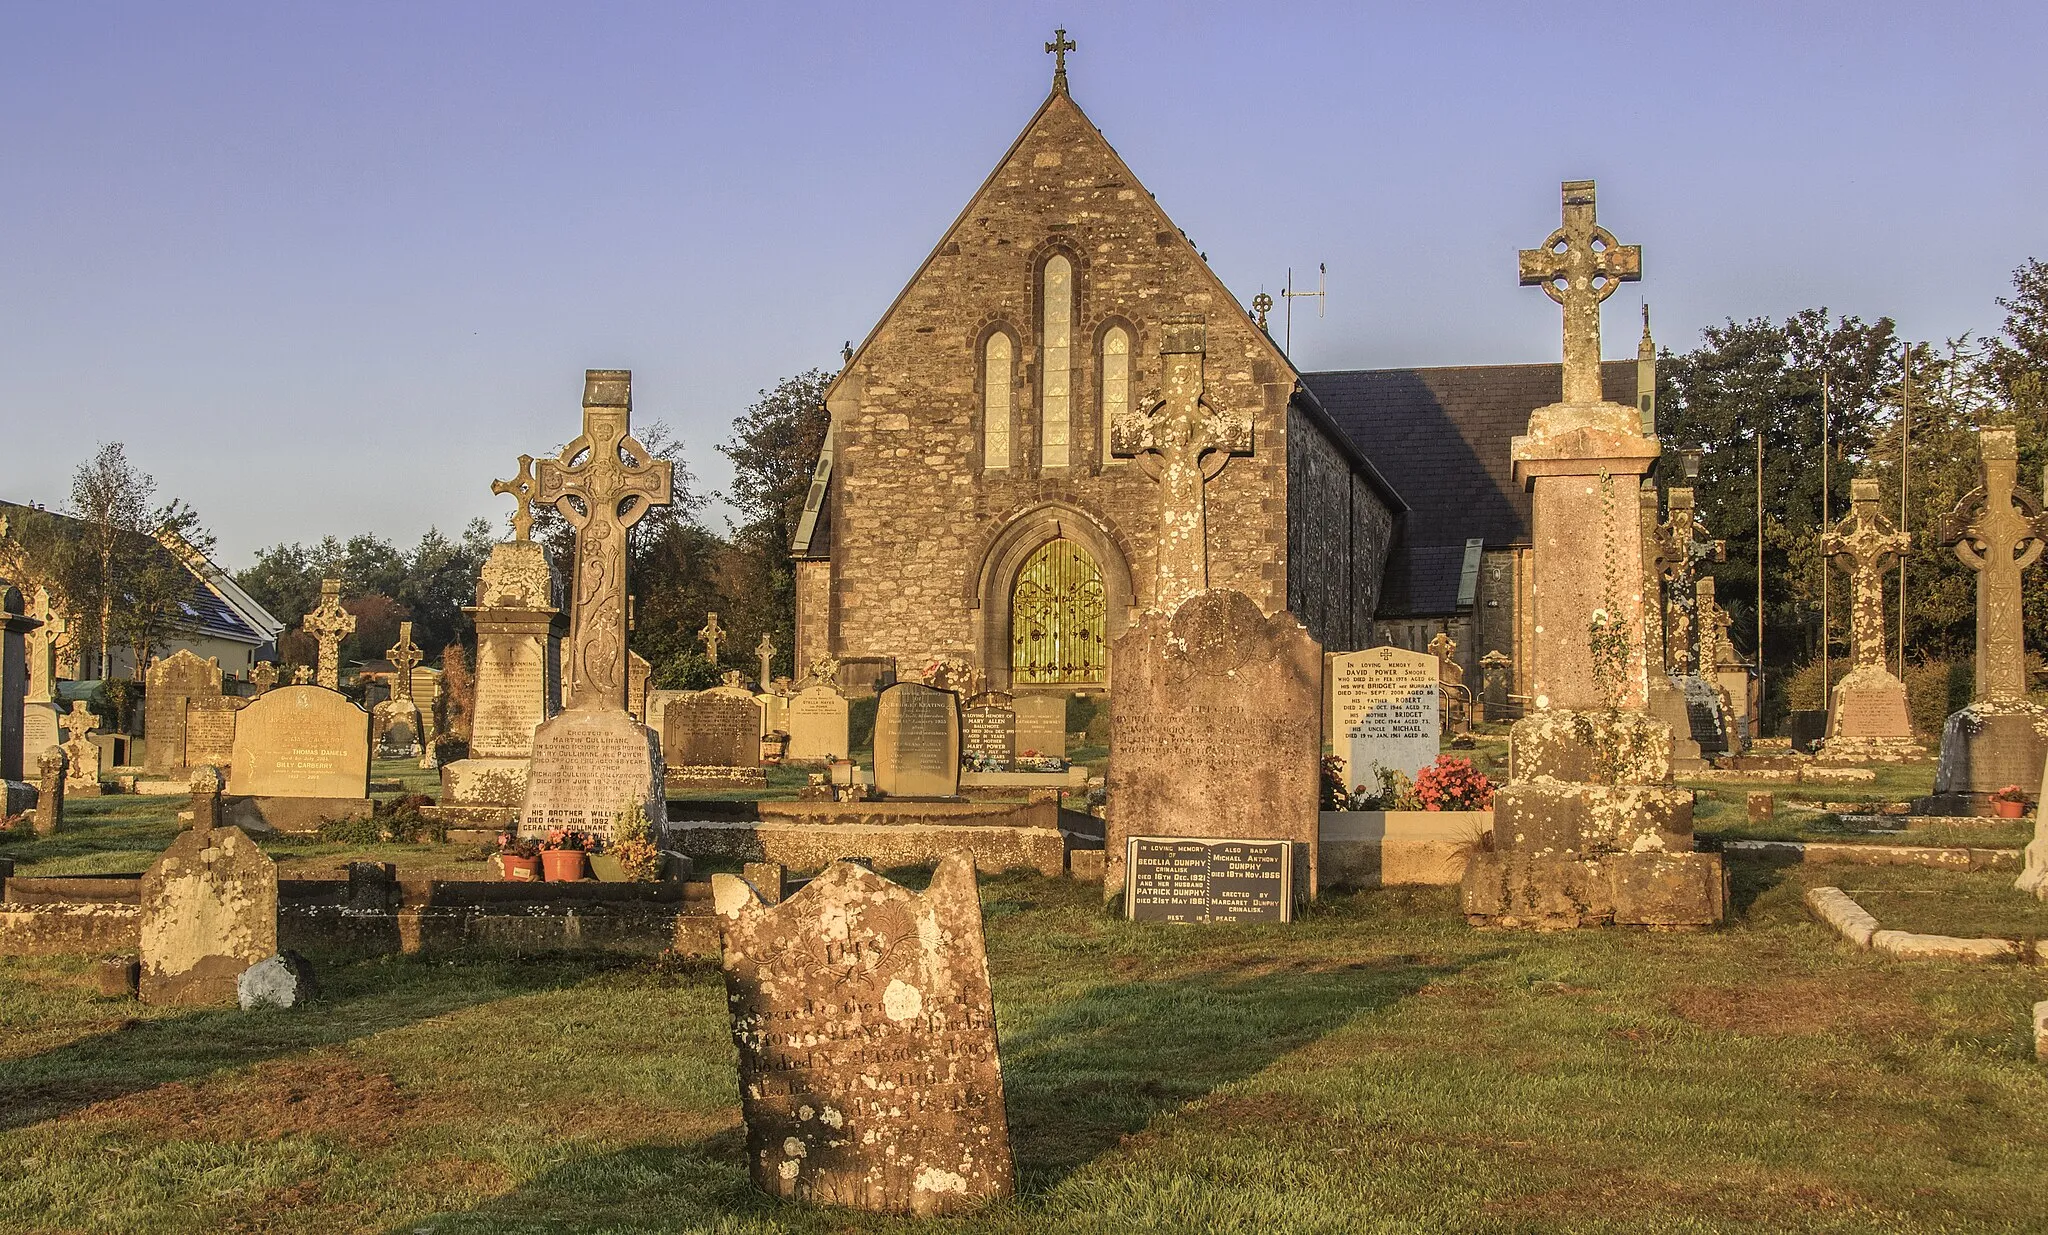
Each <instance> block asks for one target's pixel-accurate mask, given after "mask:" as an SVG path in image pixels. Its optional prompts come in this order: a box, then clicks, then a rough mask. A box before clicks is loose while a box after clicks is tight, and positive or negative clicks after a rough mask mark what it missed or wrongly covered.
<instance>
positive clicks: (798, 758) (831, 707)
mask: <svg viewBox="0 0 2048 1235" xmlns="http://www.w3.org/2000/svg"><path fill="white" fill-rule="evenodd" d="M850 745H851V743H850V742H849V741H848V725H847V704H846V696H844V695H842V694H840V693H839V692H838V691H837V690H835V689H834V688H832V687H830V686H826V685H823V684H820V685H816V686H806V687H804V688H803V689H802V690H800V691H798V692H797V693H796V694H795V695H793V696H791V698H790V701H789V755H788V758H789V760H790V761H791V762H792V763H816V762H819V761H822V760H826V759H834V758H839V759H843V758H845V757H846V755H847V754H848V747H849V746H850Z"/></svg>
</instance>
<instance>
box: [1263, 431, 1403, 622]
mask: <svg viewBox="0 0 2048 1235" xmlns="http://www.w3.org/2000/svg"><path fill="white" fill-rule="evenodd" d="M1287 441H1288V446H1289V449H1288V453H1287V495H1288V497H1287V561H1288V566H1289V570H1288V574H1287V606H1288V608H1289V609H1290V610H1291V611H1292V612H1293V613H1294V616H1295V617H1297V618H1299V619H1301V624H1302V625H1303V626H1306V627H1308V632H1309V634H1311V635H1313V636H1315V638H1316V641H1317V642H1319V643H1321V644H1322V645H1323V650H1324V651H1328V652H1348V651H1354V650H1356V649H1358V648H1362V647H1366V646H1368V645H1369V644H1370V643H1371V642H1372V615H1373V610H1374V609H1375V608H1377V607H1378V604H1379V593H1380V579H1381V577H1382V575H1383V573H1384V571H1385V568H1386V564H1387V551H1388V546H1389V545H1390V543H1391V542H1392V539H1393V529H1394V512H1393V511H1392V509H1390V508H1389V507H1388V505H1387V503H1386V502H1385V501H1384V500H1382V499H1381V498H1380V496H1379V495H1378V494H1377V493H1375V492H1374V491H1373V489H1372V487H1371V486H1370V485H1368V484H1367V483H1366V482H1365V478H1364V477H1362V476H1360V475H1358V474H1357V473H1356V472H1355V471H1353V470H1352V467H1351V462H1350V460H1349V459H1347V458H1346V457H1345V455H1344V453H1343V451H1342V450H1341V449H1339V448H1338V446H1337V445H1336V443H1334V442H1332V441H1331V440H1330V438H1329V436H1328V435H1327V434H1326V433H1325V432H1324V431H1323V429H1322V428H1321V427H1320V426H1319V425H1317V424H1316V423H1315V422H1314V421H1312V420H1310V419H1309V417H1308V415H1307V414H1306V413H1304V412H1303V411H1302V410H1301V409H1300V408H1298V407H1293V406H1290V407H1289V408H1288V409H1287Z"/></svg>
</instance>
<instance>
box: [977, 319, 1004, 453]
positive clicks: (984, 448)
mask: <svg viewBox="0 0 2048 1235" xmlns="http://www.w3.org/2000/svg"><path fill="white" fill-rule="evenodd" d="M1010 398H1011V382H1010V336H1009V335H1006V334H1004V333H1003V332H1002V331H1000V330H998V331H996V332H995V333H993V334H991V335H989V337H988V342H986V343H984V344H982V345H981V465H982V467H984V468H992V467H1008V466H1010Z"/></svg>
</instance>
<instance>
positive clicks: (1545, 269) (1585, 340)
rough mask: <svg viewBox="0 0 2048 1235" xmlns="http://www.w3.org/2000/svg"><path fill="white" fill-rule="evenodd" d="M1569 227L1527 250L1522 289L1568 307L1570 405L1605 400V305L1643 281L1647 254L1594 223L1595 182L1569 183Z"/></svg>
mask: <svg viewBox="0 0 2048 1235" xmlns="http://www.w3.org/2000/svg"><path fill="white" fill-rule="evenodd" d="M1563 193H1564V226H1562V227H1560V228H1558V229H1557V230H1556V231H1554V232H1552V233H1550V238H1549V239H1547V240H1545V241H1544V242H1543V247H1541V248H1537V249H1523V250H1522V251H1521V265H1522V286H1524V287H1532V286H1540V287H1541V288H1542V289H1543V294H1544V295H1546V296H1548V297H1550V298H1551V299H1552V300H1555V301H1556V302H1557V303H1559V304H1561V305H1563V306H1564V401H1565V402H1566V403H1598V402H1600V401H1601V399H1600V302H1601V301H1603V300H1605V299H1607V298H1608V297H1609V296H1612V295H1613V294H1614V290H1615V289H1616V288H1618V287H1620V286H1621V285H1622V284H1623V283H1633V282H1636V281H1637V280H1639V279H1641V278H1642V277H1643V250H1642V247H1641V246H1640V245H1633V244H1630V245H1624V244H1621V243H1620V242H1618V241H1616V240H1615V238H1614V233H1612V232H1610V231H1608V230H1607V229H1606V228H1604V227H1602V226H1600V225H1599V224H1598V223H1596V222H1594V219H1593V182H1592V181H1590V180H1567V181H1565V183H1564V190H1563Z"/></svg>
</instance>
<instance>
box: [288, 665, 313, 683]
mask: <svg viewBox="0 0 2048 1235" xmlns="http://www.w3.org/2000/svg"><path fill="white" fill-rule="evenodd" d="M312 684H313V666H311V665H299V666H297V667H295V668H294V669H293V670H292V685H294V686H311V685H312Z"/></svg>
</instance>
